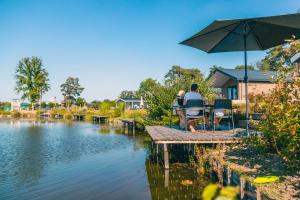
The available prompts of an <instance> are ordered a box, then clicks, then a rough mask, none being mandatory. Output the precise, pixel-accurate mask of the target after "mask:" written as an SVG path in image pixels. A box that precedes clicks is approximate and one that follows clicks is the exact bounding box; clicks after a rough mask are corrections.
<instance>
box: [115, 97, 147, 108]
mask: <svg viewBox="0 0 300 200" xmlns="http://www.w3.org/2000/svg"><path fill="white" fill-rule="evenodd" d="M117 102H124V103H125V110H138V109H142V108H144V107H145V102H144V101H143V98H142V97H141V98H120V99H118V100H117Z"/></svg>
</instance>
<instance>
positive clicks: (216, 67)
mask: <svg viewBox="0 0 300 200" xmlns="http://www.w3.org/2000/svg"><path fill="white" fill-rule="evenodd" d="M216 69H224V67H222V66H217V65H213V66H211V67H210V68H209V75H208V76H210V75H211V74H212V73H213V72H214V71H215V70H216Z"/></svg>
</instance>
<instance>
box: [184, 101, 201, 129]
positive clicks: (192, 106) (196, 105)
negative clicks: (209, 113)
mask: <svg viewBox="0 0 300 200" xmlns="http://www.w3.org/2000/svg"><path fill="white" fill-rule="evenodd" d="M183 110H184V115H185V120H186V121H185V123H186V127H185V129H186V130H187V129H188V121H189V120H191V119H201V118H203V127H204V129H205V112H204V111H205V107H204V102H203V100H201V99H191V100H187V102H186V105H184V107H183ZM187 111H196V112H199V114H198V115H188V114H187Z"/></svg>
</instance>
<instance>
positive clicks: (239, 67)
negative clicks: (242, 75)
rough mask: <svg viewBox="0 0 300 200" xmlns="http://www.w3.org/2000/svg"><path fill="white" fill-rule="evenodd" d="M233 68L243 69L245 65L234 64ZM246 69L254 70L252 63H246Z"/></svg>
mask: <svg viewBox="0 0 300 200" xmlns="http://www.w3.org/2000/svg"><path fill="white" fill-rule="evenodd" d="M235 69H245V65H237V66H235ZM247 69H248V70H255V66H253V65H247Z"/></svg>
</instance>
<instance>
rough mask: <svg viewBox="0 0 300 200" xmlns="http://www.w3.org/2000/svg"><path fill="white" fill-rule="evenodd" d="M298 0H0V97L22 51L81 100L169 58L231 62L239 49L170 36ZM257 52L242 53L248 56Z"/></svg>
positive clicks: (55, 85) (110, 94) (133, 81)
mask: <svg viewBox="0 0 300 200" xmlns="http://www.w3.org/2000/svg"><path fill="white" fill-rule="evenodd" d="M299 8H300V2H299V0H285V1H282V0H181V1H179V0H94V1H92V0H69V1H68V0H43V1H38V0H32V1H30V0H23V1H17V0H0V72H1V78H0V101H7V100H8V101H9V100H10V99H12V98H16V97H19V95H17V94H15V92H14V90H13V89H14V85H15V80H14V77H13V75H14V70H15V67H16V65H17V63H18V61H19V60H20V59H21V58H23V57H26V56H38V57H40V58H42V60H43V63H44V66H45V67H46V68H47V70H48V72H49V74H50V84H51V90H50V91H49V92H48V93H47V94H46V95H45V96H44V100H48V99H49V98H50V97H53V96H56V97H57V98H58V99H62V96H61V94H60V88H59V86H60V84H61V83H62V82H63V81H64V80H65V79H66V78H67V77H68V76H75V77H79V78H80V82H81V84H82V86H84V87H85V90H84V92H83V94H82V97H84V98H86V99H87V100H88V101H92V100H94V99H99V100H103V99H105V98H110V99H114V98H116V97H117V96H118V94H119V93H120V91H121V90H125V89H126V90H136V89H137V88H138V86H139V83H140V82H141V81H142V80H144V79H145V78H148V77H151V78H154V79H157V80H159V81H161V80H162V79H163V76H164V74H165V73H166V72H167V71H168V70H169V69H170V68H171V66H172V65H181V66H183V67H197V68H199V69H200V70H201V71H202V72H204V73H207V72H208V69H209V67H210V66H212V65H214V64H215V65H221V66H223V67H226V68H233V67H234V66H236V65H238V64H242V63H243V54H242V53H239V52H238V53H218V54H206V53H204V52H201V51H199V50H196V49H193V48H190V47H186V46H182V45H179V44H178V43H179V42H181V41H182V40H184V39H186V38H187V37H189V36H191V35H192V34H194V33H196V32H197V31H199V30H200V29H202V28H204V27H205V26H206V25H208V24H209V23H211V22H212V21H213V20H214V19H229V18H244V17H256V16H268V15H277V14H288V13H295V12H296V11H297V10H298V9H299ZM263 56H264V52H251V53H249V62H250V63H255V62H256V61H257V60H259V59H260V58H262V57H263Z"/></svg>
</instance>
